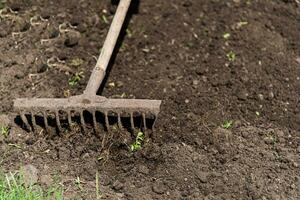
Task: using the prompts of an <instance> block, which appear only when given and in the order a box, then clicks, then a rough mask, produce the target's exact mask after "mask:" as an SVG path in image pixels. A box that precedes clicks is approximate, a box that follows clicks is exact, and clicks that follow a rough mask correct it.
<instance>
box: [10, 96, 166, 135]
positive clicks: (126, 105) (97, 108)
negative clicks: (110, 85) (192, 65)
mask: <svg viewBox="0 0 300 200" xmlns="http://www.w3.org/2000/svg"><path fill="white" fill-rule="evenodd" d="M160 104H161V101H160V100H143V99H108V98H105V97H103V96H97V95H95V96H93V97H91V96H87V95H84V94H83V95H78V96H73V97H69V98H32V99H29V98H20V99H16V100H15V101H14V108H15V109H16V111H17V112H19V113H20V117H21V119H22V121H23V123H24V125H25V127H26V129H27V130H29V131H33V130H35V129H36V127H37V123H36V116H41V117H42V119H43V125H44V127H45V129H46V130H47V131H48V130H49V128H50V127H49V123H48V119H49V117H50V115H51V116H54V118H55V120H54V121H55V123H56V127H57V130H58V131H59V132H61V131H62V130H63V127H62V123H61V121H62V120H64V121H66V122H67V123H68V125H69V127H71V126H72V123H73V121H72V119H74V115H78V117H79V118H80V124H81V126H82V128H83V130H84V131H86V122H85V117H84V112H88V113H90V114H91V116H92V124H93V127H94V129H95V130H96V131H98V130H99V120H98V119H97V116H98V115H96V113H102V115H103V117H104V123H105V127H106V130H108V131H109V129H110V127H109V126H110V123H109V116H114V117H116V118H117V123H118V126H119V128H122V127H123V124H122V119H121V118H122V117H129V119H130V127H131V129H132V130H133V129H134V127H135V124H134V117H141V122H142V128H143V129H146V128H147V123H146V121H147V120H146V119H148V118H151V119H153V123H152V125H151V128H152V129H153V128H154V124H155V121H156V119H157V115H158V113H159V111H160ZM63 113H64V114H63ZM26 116H30V117H26Z"/></svg>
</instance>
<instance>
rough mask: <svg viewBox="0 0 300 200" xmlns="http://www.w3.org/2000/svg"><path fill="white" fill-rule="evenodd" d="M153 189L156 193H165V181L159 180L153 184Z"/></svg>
mask: <svg viewBox="0 0 300 200" xmlns="http://www.w3.org/2000/svg"><path fill="white" fill-rule="evenodd" d="M152 191H153V192H155V193H156V194H164V193H165V191H166V187H165V185H164V184H163V182H161V181H157V182H155V183H154V185H153V186H152Z"/></svg>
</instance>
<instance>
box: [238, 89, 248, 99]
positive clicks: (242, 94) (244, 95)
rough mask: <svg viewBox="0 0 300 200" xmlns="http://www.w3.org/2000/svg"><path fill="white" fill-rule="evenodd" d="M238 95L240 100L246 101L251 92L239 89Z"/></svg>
mask: <svg viewBox="0 0 300 200" xmlns="http://www.w3.org/2000/svg"><path fill="white" fill-rule="evenodd" d="M236 95H237V98H238V99H239V100H243V101H245V100H246V99H247V98H248V96H249V94H248V92H247V91H246V90H239V91H237V94H236Z"/></svg>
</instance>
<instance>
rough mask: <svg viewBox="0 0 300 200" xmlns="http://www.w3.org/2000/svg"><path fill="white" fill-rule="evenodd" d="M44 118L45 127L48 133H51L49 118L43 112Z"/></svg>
mask: <svg viewBox="0 0 300 200" xmlns="http://www.w3.org/2000/svg"><path fill="white" fill-rule="evenodd" d="M43 117H44V125H45V128H46V131H47V132H48V133H49V132H50V129H49V124H48V116H47V113H46V112H43Z"/></svg>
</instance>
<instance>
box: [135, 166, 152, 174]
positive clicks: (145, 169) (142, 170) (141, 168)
mask: <svg viewBox="0 0 300 200" xmlns="http://www.w3.org/2000/svg"><path fill="white" fill-rule="evenodd" d="M149 171H150V170H149V168H148V167H147V166H145V165H140V166H139V167H138V172H139V173H141V174H149Z"/></svg>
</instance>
